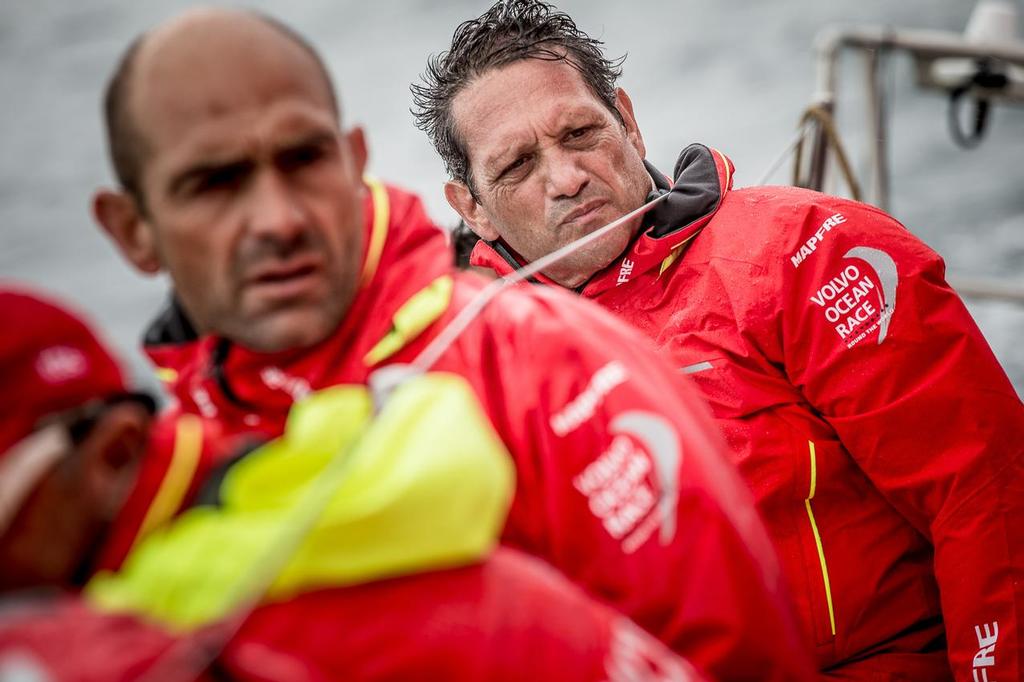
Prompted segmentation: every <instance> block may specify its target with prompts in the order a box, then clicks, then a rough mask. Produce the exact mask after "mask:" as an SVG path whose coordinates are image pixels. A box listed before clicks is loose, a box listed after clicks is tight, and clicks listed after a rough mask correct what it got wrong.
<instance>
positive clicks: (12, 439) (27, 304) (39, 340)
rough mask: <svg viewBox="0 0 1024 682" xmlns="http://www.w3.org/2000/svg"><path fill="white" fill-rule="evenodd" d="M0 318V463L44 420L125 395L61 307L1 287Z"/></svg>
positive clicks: (101, 354) (115, 370) (111, 367)
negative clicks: (0, 385) (0, 322)
mask: <svg viewBox="0 0 1024 682" xmlns="http://www.w3.org/2000/svg"><path fill="white" fill-rule="evenodd" d="M0 319H2V320H3V322H4V333H3V334H0V377H3V379H2V382H3V390H2V391H0V459H2V458H3V455H4V453H5V452H7V450H8V449H10V447H11V446H12V445H14V444H15V443H17V442H18V441H19V440H21V439H22V438H24V437H25V436H27V435H28V434H29V433H31V432H32V430H33V429H34V428H35V427H36V426H37V425H38V424H39V422H40V420H42V419H43V418H45V417H47V416H49V415H53V414H56V413H59V412H63V411H65V410H69V409H72V408H74V407H78V406H80V405H83V404H85V403H87V402H89V401H90V400H93V399H96V398H108V397H112V396H116V395H120V394H123V393H124V392H125V384H124V379H123V377H122V375H121V370H120V368H119V367H118V365H117V362H115V361H114V358H113V357H111V355H110V353H109V352H108V351H107V350H106V349H105V348H104V347H103V345H102V344H101V343H100V342H99V340H97V338H96V336H95V335H94V334H93V333H92V331H90V329H89V328H88V327H87V326H86V325H85V324H84V323H83V322H82V321H81V320H80V319H78V318H77V317H76V316H74V315H72V314H71V313H69V312H68V311H66V310H64V309H63V308H62V307H59V306H58V305H56V304H54V303H51V302H48V301H46V300H44V299H42V298H39V297H38V296H37V295H36V294H33V293H29V292H27V291H24V290H18V289H13V288H10V287H9V286H2V287H0Z"/></svg>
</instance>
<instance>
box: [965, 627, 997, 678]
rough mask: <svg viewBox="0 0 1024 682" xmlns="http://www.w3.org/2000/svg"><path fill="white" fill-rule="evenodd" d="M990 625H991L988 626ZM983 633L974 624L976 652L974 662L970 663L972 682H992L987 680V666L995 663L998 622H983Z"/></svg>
mask: <svg viewBox="0 0 1024 682" xmlns="http://www.w3.org/2000/svg"><path fill="white" fill-rule="evenodd" d="M990 625H991V627H990ZM984 626H985V634H984V635H983V634H982V633H981V630H982V629H981V626H979V625H975V626H974V634H975V635H977V637H978V653H976V654H974V662H973V664H972V665H971V668H972V669H971V674H972V675H973V676H974V682H994V680H989V678H988V671H989V668H994V667H995V665H996V642H997V641H998V640H999V623H998V622H993V623H991V624H989V623H985V624H984Z"/></svg>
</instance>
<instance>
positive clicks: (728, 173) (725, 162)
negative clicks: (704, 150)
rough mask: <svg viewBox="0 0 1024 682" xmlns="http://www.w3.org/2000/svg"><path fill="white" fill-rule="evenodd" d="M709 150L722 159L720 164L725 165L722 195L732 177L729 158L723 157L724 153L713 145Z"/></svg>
mask: <svg viewBox="0 0 1024 682" xmlns="http://www.w3.org/2000/svg"><path fill="white" fill-rule="evenodd" d="M711 151H713V152H714V153H715V154H718V156H719V158H721V159H722V164H723V165H724V166H725V184H723V185H722V194H723V195H724V194H725V191H726V190H727V189H729V181H730V180H731V179H732V170H731V169H730V168H729V159H727V158H725V154H723V153H722V152H720V151H718V150H717V149H715V148H713V147H712V149H711Z"/></svg>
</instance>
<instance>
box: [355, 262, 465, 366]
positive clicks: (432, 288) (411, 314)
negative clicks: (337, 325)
mask: <svg viewBox="0 0 1024 682" xmlns="http://www.w3.org/2000/svg"><path fill="white" fill-rule="evenodd" d="M453 286H454V283H453V281H452V278H451V277H450V276H448V275H444V276H442V277H438V278H437V279H435V280H434V281H433V282H431V283H430V284H428V285H427V286H426V287H424V288H423V289H421V290H420V291H418V292H416V293H415V294H414V295H413V296H412V297H410V298H409V300H408V301H406V302H405V303H404V304H403V305H402V307H401V308H399V309H398V312H396V313H395V316H394V318H393V319H392V321H391V331H390V332H389V333H388V335H387V336H385V337H384V338H383V339H381V340H380V341H378V342H377V344H376V345H375V346H374V347H373V348H371V349H370V352H369V353H367V354H366V356H365V357H364V358H363V361H364V362H365V363H366V364H367V365H368V366H373V365H376V364H377V363H378V362H381V361H382V360H386V359H387V358H389V357H391V356H392V355H394V354H395V353H397V352H398V351H400V350H401V349H402V348H404V347H405V345H406V344H407V343H409V342H410V341H412V340H413V339H415V338H416V337H417V336H419V334H420V333H421V332H422V331H423V330H424V329H426V328H427V327H429V326H430V325H431V323H433V322H434V321H435V320H437V318H439V317H441V315H443V314H444V311H445V310H447V309H448V304H449V302H451V299H452V288H453Z"/></svg>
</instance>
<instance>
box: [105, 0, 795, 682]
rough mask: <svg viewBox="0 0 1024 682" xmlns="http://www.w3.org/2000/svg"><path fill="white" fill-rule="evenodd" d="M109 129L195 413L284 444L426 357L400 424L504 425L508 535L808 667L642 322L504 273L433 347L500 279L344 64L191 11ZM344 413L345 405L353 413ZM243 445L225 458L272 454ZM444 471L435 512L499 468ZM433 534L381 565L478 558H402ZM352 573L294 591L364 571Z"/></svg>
mask: <svg viewBox="0 0 1024 682" xmlns="http://www.w3.org/2000/svg"><path fill="white" fill-rule="evenodd" d="M107 124H108V131H109V138H110V146H111V156H112V158H113V161H114V166H115V170H116V172H117V175H118V178H119V180H120V183H121V188H120V189H119V190H116V191H115V190H105V191H101V192H99V193H98V194H97V196H96V199H95V214H96V217H97V219H98V221H99V222H100V224H101V225H102V226H103V227H104V229H105V230H106V231H107V233H108V234H109V235H110V236H111V237H112V238H113V239H114V241H115V242H116V244H117V246H118V247H119V249H120V250H121V252H122V253H123V255H124V256H125V257H126V258H127V259H128V260H129V261H130V262H131V263H132V264H133V265H134V266H135V267H136V268H137V269H138V270H139V271H140V272H143V273H146V274H154V273H157V272H161V271H163V272H166V273H167V274H168V275H169V276H170V278H171V280H172V282H173V285H174V291H175V294H176V300H175V302H174V304H173V305H172V306H171V308H170V309H169V310H168V311H166V313H165V314H164V315H162V316H161V318H160V319H159V320H158V322H157V324H156V325H155V326H154V327H153V328H151V329H150V332H149V333H148V335H147V340H148V351H149V352H150V355H151V356H152V357H153V358H154V360H155V361H156V362H157V363H158V365H159V366H160V367H161V372H160V374H161V376H163V377H165V378H166V379H167V381H168V389H169V390H170V391H171V392H172V393H173V394H174V396H175V398H176V399H177V406H178V407H177V410H178V411H181V412H186V413H193V414H198V415H201V416H203V417H204V418H205V419H207V420H212V421H215V422H217V423H218V424H219V425H220V426H221V427H222V431H223V432H225V433H226V434H228V435H229V436H239V435H247V436H254V437H262V438H275V437H278V436H280V435H281V434H282V433H284V432H286V427H287V426H288V425H290V424H292V420H293V418H294V413H290V411H291V408H292V405H293V403H296V402H297V401H298V404H300V405H301V404H304V401H307V400H317V399H318V396H331V395H335V392H334V391H335V390H336V389H337V388H338V387H339V386H345V387H347V388H346V389H345V391H356V392H357V393H360V392H361V395H363V396H364V399H365V402H366V404H369V403H370V402H371V400H370V398H371V396H370V389H369V387H368V385H370V384H375V383H376V380H377V379H379V378H380V377H381V376H382V374H381V373H378V372H379V371H380V370H382V369H384V368H393V367H395V366H401V365H408V364H409V363H412V362H413V361H415V360H417V359H419V361H420V364H419V365H418V368H417V370H416V371H415V372H412V373H411V376H412V377H413V378H411V379H409V382H408V383H403V384H402V385H401V387H400V388H399V389H398V390H399V391H401V390H404V389H409V390H414V387H415V386H417V385H420V383H421V382H427V383H428V384H429V385H431V386H434V385H435V383H436V384H437V391H438V392H437V395H436V397H435V399H434V400H433V401H432V403H431V405H432V406H431V409H432V410H439V412H437V413H436V414H435V413H434V412H431V413H430V414H431V416H432V418H431V419H430V420H429V422H425V423H429V424H430V425H431V428H430V429H429V430H428V431H425V432H418V431H413V430H411V427H410V430H409V431H408V432H406V431H405V430H403V429H404V428H405V427H406V426H409V425H400V427H395V428H393V429H391V430H389V431H388V433H389V434H393V435H392V436H389V437H394V438H396V439H397V443H396V447H398V445H399V444H400V445H401V447H403V448H420V449H422V450H423V452H421V453H420V456H419V458H418V459H417V460H416V461H423V462H431V461H436V462H438V463H440V462H442V461H444V460H443V459H437V455H436V454H432V453H431V452H428V451H427V450H428V449H429V448H435V449H436V448H437V444H438V443H445V442H448V441H446V440H445V439H451V438H454V441H453V442H452V445H453V446H454V445H457V444H460V443H466V442H469V441H468V440H467V439H468V438H470V436H471V434H473V433H477V432H479V433H486V434H490V435H489V436H487V437H486V438H485V439H484V441H481V442H488V443H492V442H495V443H499V444H500V446H501V449H502V450H505V451H507V455H506V456H509V457H510V458H511V459H510V462H511V463H512V466H513V467H514V470H515V472H516V475H515V490H514V494H513V495H511V499H510V500H509V504H510V506H509V507H508V508H507V510H504V511H507V517H506V516H505V515H504V513H503V515H502V520H503V521H504V523H503V524H502V525H503V529H504V530H503V532H502V541H503V542H505V543H509V544H513V545H516V546H517V547H519V548H522V549H525V550H526V551H528V552H529V553H531V554H534V555H536V556H538V557H541V558H543V559H545V560H546V561H548V562H550V563H551V564H553V565H554V566H555V567H556V568H558V569H560V570H561V571H562V572H564V573H565V574H566V575H568V576H569V577H570V578H571V579H572V580H574V581H576V582H577V583H578V584H580V585H581V586H583V587H584V588H586V589H587V590H589V591H590V592H592V593H595V594H598V595H600V596H601V597H602V598H603V599H605V600H607V601H608V602H609V603H610V604H611V605H612V606H614V607H615V608H617V609H619V610H620V611H621V612H622V613H624V614H625V615H626V616H628V617H630V618H632V619H633V620H635V621H636V622H637V623H639V624H640V625H641V626H642V627H644V628H645V629H647V630H648V631H649V632H651V633H653V634H655V635H656V636H657V637H659V638H660V639H661V640H662V641H664V642H665V643H667V644H669V645H670V646H671V647H672V648H673V649H675V651H676V652H677V653H679V654H682V655H683V656H684V657H686V658H687V659H689V660H691V661H692V662H693V663H695V664H696V665H697V667H698V668H700V669H702V670H703V671H705V672H707V673H709V674H710V675H711V676H713V677H715V678H716V679H723V680H728V679H751V678H758V679H765V680H769V679H778V680H782V679H787V680H790V679H801V678H802V677H803V676H804V675H805V673H806V671H807V670H808V668H807V666H806V658H805V654H804V651H803V648H802V644H801V643H800V641H799V638H798V635H796V631H795V628H794V626H793V623H792V620H791V617H790V615H789V613H788V606H787V605H786V600H785V598H784V596H783V594H782V590H781V587H780V585H779V577H778V566H777V561H776V559H775V557H774V555H773V554H772V551H771V549H770V545H769V543H768V541H767V538H766V535H765V532H764V529H763V527H762V526H761V524H760V522H759V520H758V519H757V517H756V515H755V514H754V513H753V510H752V507H751V505H750V501H749V496H748V493H747V492H746V491H745V489H744V488H743V487H742V485H741V484H740V483H739V481H738V479H737V477H736V475H735V472H734V471H733V470H732V469H730V468H728V467H727V466H726V465H725V464H724V457H723V448H722V445H721V443H720V441H719V439H718V436H717V434H716V432H715V430H714V428H713V427H712V426H711V425H710V421H709V417H708V415H707V413H706V411H705V408H704V407H703V405H702V404H701V402H700V401H699V400H698V399H697V398H696V397H695V395H694V394H693V392H692V390H691V389H690V388H689V386H688V385H686V384H685V383H684V382H683V380H682V379H681V378H679V377H677V375H676V372H674V371H673V370H672V368H671V367H669V366H668V365H666V364H664V363H663V362H662V361H661V360H658V359H657V356H656V355H655V354H654V353H653V352H652V351H650V350H649V349H648V348H647V347H646V346H645V344H644V342H643V341H642V340H641V339H640V337H639V336H638V335H636V334H635V333H634V332H632V331H628V330H627V329H625V328H624V327H623V325H621V324H620V323H618V322H617V321H615V320H614V319H613V318H612V317H611V316H609V315H608V314H606V313H604V312H602V311H600V310H599V309H597V308H595V307H592V306H590V305H589V304H587V303H582V302H580V301H578V300H576V299H574V298H573V297H571V296H568V295H566V294H564V293H562V292H555V291H545V292H538V291H534V290H531V289H510V290H506V291H505V292H503V293H502V294H501V295H500V296H498V297H497V299H496V301H495V305H491V306H488V307H486V308H484V309H483V311H482V312H481V313H480V314H479V316H478V317H477V318H476V319H475V321H474V322H473V323H472V324H471V325H469V327H468V328H466V329H465V330H464V331H462V332H461V333H460V334H459V335H457V336H456V338H455V339H454V340H453V341H451V343H450V344H449V345H446V346H445V345H438V344H437V343H435V342H437V340H438V339H439V338H440V336H439V335H440V333H441V331H442V330H443V329H446V328H448V325H449V324H450V323H451V322H452V320H453V319H454V318H455V316H456V315H458V314H459V313H460V312H461V311H462V310H464V309H465V307H466V306H467V303H468V302H469V301H471V300H472V299H473V298H474V297H475V296H477V295H478V294H479V293H480V291H481V290H482V288H483V286H484V282H483V281H482V280H481V279H480V278H478V277H475V276H473V275H469V274H466V273H455V272H454V271H453V269H452V265H451V255H450V249H449V247H448V246H447V244H446V240H445V238H444V235H443V233H442V232H441V231H440V230H438V229H437V228H436V227H435V226H434V225H433V224H432V223H431V222H430V220H429V219H428V218H427V216H426V215H425V214H424V212H423V209H422V208H421V205H420V203H419V201H418V200H417V199H416V198H415V197H413V196H411V195H409V194H407V193H405V192H403V191H401V190H399V189H396V188H394V187H390V186H386V185H384V184H382V183H380V182H377V181H375V180H372V179H367V180H364V179H363V177H362V172H363V168H364V166H365V164H366V158H367V150H366V142H365V139H364V136H363V133H362V131H361V130H360V129H359V128H357V127H351V128H342V127H341V125H340V122H339V109H338V105H337V100H336V98H335V96H334V93H333V91H332V89H331V86H330V80H329V78H328V77H327V75H326V70H325V69H324V67H323V64H322V63H321V62H320V60H319V59H318V58H317V56H316V54H315V52H314V51H313V50H312V48H310V47H309V46H308V44H306V43H305V42H304V41H303V40H302V39H301V38H299V37H298V36H297V35H296V34H295V33H293V32H291V31H290V30H289V29H286V28H284V27H282V26H281V25H280V24H278V23H277V22H274V21H270V20H268V19H266V18H264V17H261V16H258V15H254V14H251V13H246V12H238V11H229V10H197V11H192V12H189V13H187V14H185V15H183V16H181V17H179V18H177V19H175V20H173V21H171V22H169V23H167V24H165V25H163V26H161V27H159V28H157V29H155V30H154V31H152V32H151V33H149V34H147V35H146V36H144V37H143V38H142V39H141V40H140V41H137V42H136V43H135V44H134V45H133V47H132V48H131V49H130V50H129V52H128V54H127V55H126V57H125V59H124V60H123V61H122V63H121V65H120V67H119V69H118V71H117V73H116V74H115V76H114V78H113V80H112V81H111V85H110V88H109V91H108V96H107ZM428 345H430V348H431V349H432V352H434V351H437V353H436V355H435V356H434V357H435V358H436V359H434V360H432V361H431V362H427V361H425V360H424V359H423V358H424V355H423V354H424V351H425V350H426V349H427V348H428ZM392 376H393V375H392ZM410 384H411V386H412V387H413V388H410ZM447 392H451V395H450V396H449V393H447ZM395 395H396V396H397V395H398V392H396V393H395ZM446 396H448V397H446ZM459 396H461V397H459ZM373 398H374V401H373V402H375V403H376V404H378V405H379V404H380V403H381V402H385V401H384V400H383V399H384V395H383V394H377V395H375V396H373ZM449 398H450V401H449ZM389 404H390V403H386V402H385V413H384V414H386V409H387V407H386V406H387V405H389ZM343 416H344V415H341V416H339V417H338V418H337V419H334V420H331V421H329V422H328V423H334V424H336V427H337V428H338V429H339V430H341V429H342V428H343V426H344V424H345V420H344V418H343ZM417 423H418V422H417ZM474 429H475V431H474ZM400 451H401V449H399V450H397V451H396V452H400ZM452 451H453V450H452V449H451V448H442V449H441V450H440V452H452ZM387 452H388V453H391V450H390V449H387ZM389 456H390V454H389ZM248 461H249V460H248V458H243V459H242V460H240V461H238V462H232V463H230V464H226V465H225V466H226V467H229V468H230V470H231V471H234V470H235V468H237V467H248V466H258V464H247V462H248ZM258 461H259V460H257V462H258ZM296 461H303V462H309V461H311V460H310V459H309V458H305V459H301V460H296ZM314 461H316V460H314ZM318 466H320V465H318ZM183 468H184V467H183ZM307 473H308V472H307ZM232 480H234V479H232V476H231V475H228V476H225V477H224V481H225V485H227V484H228V483H230V481H232ZM242 480H244V477H243V479H242ZM266 480H274V481H280V482H281V484H282V485H286V484H288V483H290V482H293V478H292V477H291V475H290V474H285V473H284V472H279V473H278V474H275V475H274V476H271V477H269V478H268V479H266ZM403 480H407V481H409V480H418V479H417V478H416V477H412V478H409V479H403ZM430 480H431V481H434V483H433V484H432V485H434V486H435V487H434V488H431V489H430V491H431V492H430V494H431V495H432V496H433V497H431V498H430V499H432V500H434V508H435V509H436V510H438V511H440V510H445V509H450V508H453V505H458V504H460V502H459V500H460V499H463V497H464V496H465V495H467V494H471V493H473V491H475V490H477V489H478V488H479V487H480V486H481V485H482V480H481V479H478V478H476V477H474V476H467V475H464V474H460V473H459V470H458V469H455V470H452V471H449V472H447V473H445V474H444V475H443V476H440V477H438V478H436V479H435V478H432V479H430ZM214 485H215V488H216V486H217V485H219V482H217V483H215V484H214ZM232 489H233V490H234V488H232ZM411 494H412V492H410V495H411ZM229 498H231V495H229V494H228V493H227V492H225V491H222V490H219V489H215V490H214V491H213V492H211V493H210V497H209V499H213V500H218V499H229ZM231 499H233V498H231ZM462 509H463V512H462V513H463V514H465V515H466V516H467V518H470V519H473V518H477V517H479V516H480V513H479V509H477V508H476V507H474V506H472V505H468V506H466V505H464V506H463V507H462ZM384 531H386V532H385V534H384V537H396V536H395V535H394V531H393V529H392V530H390V531H388V530H387V529H386V528H385V529H384ZM384 531H382V532H384ZM417 537H422V538H428V539H429V538H432V539H433V540H432V541H433V542H437V543H439V544H442V545H444V544H445V543H446V542H448V541H450V540H451V539H452V538H451V536H450V534H444V533H427V532H424V533H421V534H419V535H418V536H417ZM338 541H339V543H343V542H344V538H339V540H338ZM428 544H429V543H428ZM417 547H420V543H413V542H410V543H399V547H398V548H397V549H396V550H395V551H396V555H395V556H396V557H397V558H395V557H392V558H393V559H395V560H396V561H397V565H389V566H387V567H385V569H382V570H381V571H380V573H379V574H378V575H362V576H361V579H363V580H368V579H372V578H375V577H382V576H383V575H393V574H394V573H395V572H399V573H402V572H410V571H426V570H430V569H433V568H438V567H439V565H444V566H449V565H451V564H452V563H453V562H454V563H456V564H458V563H465V562H466V561H467V560H469V559H468V558H467V557H466V556H462V557H461V558H453V557H452V556H451V555H449V554H444V553H443V552H442V553H440V554H434V555H431V558H430V559H429V560H420V559H422V557H420V559H414V558H410V557H408V556H405V555H404V554H403V552H409V551H413V550H415V549H416V548H417ZM211 554H217V553H216V552H213V553H211ZM317 555H318V556H319V554H317ZM232 556H233V555H232ZM300 556H301V554H300ZM321 568H323V567H321ZM336 568H337V567H327V568H324V569H323V570H325V571H326V574H325V573H322V572H321V573H318V574H317V575H316V580H312V579H311V578H309V577H308V576H307V578H309V580H308V582H304V581H303V580H298V584H292V585H291V586H290V589H291V590H293V591H295V590H297V591H299V592H304V591H307V590H310V589H312V588H313V587H317V586H323V585H324V583H325V582H326V583H327V584H334V583H336V582H343V580H342V577H341V576H339V575H338V574H337V573H336V572H335V571H336ZM190 570H195V571H198V572H199V573H200V574H204V573H203V572H202V571H201V569H200V568H196V567H195V566H193V567H192V568H191V569H190ZM300 573H301V572H300ZM302 575H304V574H302ZM179 577H181V576H179ZM293 577H294V576H293ZM182 579H184V578H182ZM143 582H145V581H143ZM156 582H157V583H158V584H166V583H164V582H162V581H156ZM129 592H130V590H129ZM147 593H149V592H148V591H147V590H139V591H137V592H133V593H132V594H138V595H142V596H143V597H144V596H145V594H147ZM212 593H213V594H220V593H219V592H217V591H216V590H214V591H212ZM129 601H131V600H129ZM142 602H145V599H144V598H142ZM168 603H174V601H173V600H169V601H168ZM134 606H137V607H138V608H140V609H141V610H144V611H147V612H148V613H151V614H152V613H153V611H154V609H151V608H149V607H151V606H153V605H152V604H146V603H136V604H134ZM155 610H159V609H158V608H157V609H155ZM537 615H538V614H537V613H536V612H534V613H533V616H537ZM278 634H279V635H280V636H282V637H284V636H290V635H289V633H287V632H283V631H282V632H280V633H278ZM634 672H635V670H634Z"/></svg>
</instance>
